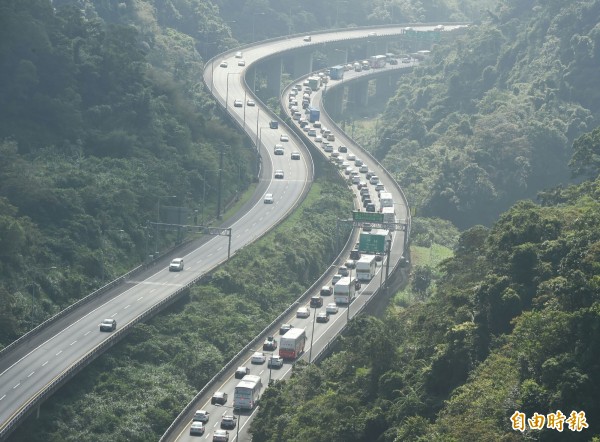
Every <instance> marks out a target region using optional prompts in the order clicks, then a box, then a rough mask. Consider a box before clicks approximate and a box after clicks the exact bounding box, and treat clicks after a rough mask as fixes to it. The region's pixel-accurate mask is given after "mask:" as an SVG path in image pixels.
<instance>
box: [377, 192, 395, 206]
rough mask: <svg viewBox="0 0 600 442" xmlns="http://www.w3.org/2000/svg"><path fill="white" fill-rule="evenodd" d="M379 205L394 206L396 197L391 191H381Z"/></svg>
mask: <svg viewBox="0 0 600 442" xmlns="http://www.w3.org/2000/svg"><path fill="white" fill-rule="evenodd" d="M379 205H380V206H381V208H382V209H383V208H384V207H394V198H393V197H392V194H391V193H389V192H381V193H380V194H379Z"/></svg>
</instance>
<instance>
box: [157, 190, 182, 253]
mask: <svg viewBox="0 0 600 442" xmlns="http://www.w3.org/2000/svg"><path fill="white" fill-rule="evenodd" d="M161 198H177V195H164V196H159V197H158V203H157V204H156V238H155V249H154V254H155V255H158V225H159V224H160V200H161Z"/></svg>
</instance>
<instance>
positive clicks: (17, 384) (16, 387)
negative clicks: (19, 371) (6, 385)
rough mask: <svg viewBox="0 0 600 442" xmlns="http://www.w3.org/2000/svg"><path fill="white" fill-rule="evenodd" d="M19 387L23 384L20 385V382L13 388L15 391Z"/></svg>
mask: <svg viewBox="0 0 600 442" xmlns="http://www.w3.org/2000/svg"><path fill="white" fill-rule="evenodd" d="M19 385H21V383H20V382H19V383H18V384H17V385H15V386H14V387H13V390H14V389H15V388H19Z"/></svg>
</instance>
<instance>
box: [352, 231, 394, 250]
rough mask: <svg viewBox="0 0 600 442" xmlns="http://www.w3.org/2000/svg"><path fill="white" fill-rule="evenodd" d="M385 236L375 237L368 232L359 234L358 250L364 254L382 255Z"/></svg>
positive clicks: (375, 235)
mask: <svg viewBox="0 0 600 442" xmlns="http://www.w3.org/2000/svg"><path fill="white" fill-rule="evenodd" d="M386 238H387V235H377V234H372V233H369V232H364V233H361V234H360V239H359V242H358V250H359V251H361V252H365V253H384V252H385V240H386Z"/></svg>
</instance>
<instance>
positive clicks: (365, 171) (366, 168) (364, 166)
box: [358, 164, 369, 173]
mask: <svg viewBox="0 0 600 442" xmlns="http://www.w3.org/2000/svg"><path fill="white" fill-rule="evenodd" d="M358 171H359V172H360V173H367V172H368V171H369V166H367V165H366V164H363V165H362V166H360V168H359V169H358Z"/></svg>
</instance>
